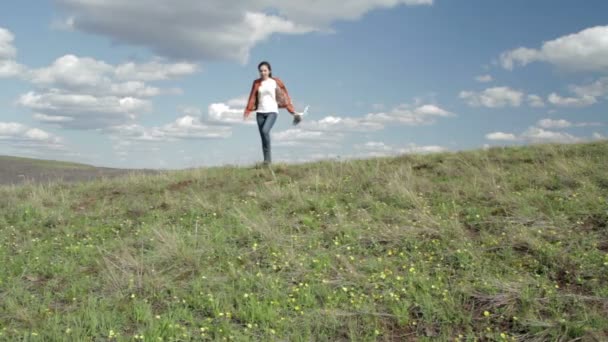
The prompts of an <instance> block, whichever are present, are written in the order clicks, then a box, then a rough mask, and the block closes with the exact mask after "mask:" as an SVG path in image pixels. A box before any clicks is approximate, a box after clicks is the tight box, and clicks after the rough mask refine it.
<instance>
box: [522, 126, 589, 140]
mask: <svg viewBox="0 0 608 342" xmlns="http://www.w3.org/2000/svg"><path fill="white" fill-rule="evenodd" d="M521 138H522V139H524V140H526V141H529V142H533V143H549V142H556V143H575V142H580V141H582V140H583V139H581V138H578V137H575V136H573V135H572V134H569V133H565V132H554V131H548V130H545V129H542V128H539V127H530V128H528V129H527V130H526V131H525V132H523V133H522V134H521Z"/></svg>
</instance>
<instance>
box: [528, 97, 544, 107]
mask: <svg viewBox="0 0 608 342" xmlns="http://www.w3.org/2000/svg"><path fill="white" fill-rule="evenodd" d="M528 105H529V106H530V107H533V108H542V107H544V106H545V101H543V98H542V97H540V96H538V95H534V94H532V95H528Z"/></svg>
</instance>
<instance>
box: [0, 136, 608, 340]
mask: <svg viewBox="0 0 608 342" xmlns="http://www.w3.org/2000/svg"><path fill="white" fill-rule="evenodd" d="M607 169H608V142H596V143H589V144H576V145H536V146H531V147H513V148H492V149H489V150H479V151H471V152H461V153H442V154H433V155H424V156H421V155H407V156H400V157H394V158H381V159H369V160H360V161H345V162H317V163H310V164H303V165H277V166H274V170H273V171H274V172H270V171H269V170H267V169H263V168H260V169H252V168H209V169H200V170H188V171H177V172H170V173H163V174H157V175H132V176H127V177H121V178H115V179H101V180H97V181H93V182H87V183H57V184H47V185H35V184H25V185H23V186H19V187H15V186H11V187H6V186H5V187H0V264H1V265H2V267H0V339H5V340H11V341H12V340H27V341H55V340H61V341H63V340H73V341H83V340H96V341H107V340H120V341H132V340H145V341H161V340H162V341H190V340H234V341H241V340H252V341H273V340H277V341H311V340H312V341H349V340H356V341H409V340H419V341H425V340H428V341H431V340H433V341H434V340H446V341H447V340H449V341H454V340H460V341H474V340H482V341H548V340H549V341H566V340H583V341H606V340H608V299H607V298H608V227H607V221H608V179H607V177H606V170H607Z"/></svg>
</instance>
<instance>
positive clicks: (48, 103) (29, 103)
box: [17, 91, 151, 129]
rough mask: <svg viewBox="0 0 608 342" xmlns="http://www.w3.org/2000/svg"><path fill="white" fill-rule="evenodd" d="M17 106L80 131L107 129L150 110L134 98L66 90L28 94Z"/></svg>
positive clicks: (143, 102)
mask: <svg viewBox="0 0 608 342" xmlns="http://www.w3.org/2000/svg"><path fill="white" fill-rule="evenodd" d="M17 103H18V104H19V105H21V106H23V107H25V108H29V109H31V110H32V111H34V112H36V113H37V114H38V116H37V118H42V119H43V121H45V122H54V123H56V124H58V125H60V126H63V127H71V128H78V129H95V128H104V127H108V126H113V125H119V124H122V123H124V122H125V121H131V120H134V119H135V118H136V117H137V115H139V114H141V113H143V112H146V111H148V110H149V109H150V107H151V104H150V103H149V102H148V101H146V100H141V99H138V98H134V97H117V96H94V95H88V94H75V93H68V92H64V91H49V92H46V93H37V92H28V93H26V94H23V95H21V96H20V97H19V99H18V100H17Z"/></svg>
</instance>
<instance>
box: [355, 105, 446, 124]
mask: <svg viewBox="0 0 608 342" xmlns="http://www.w3.org/2000/svg"><path fill="white" fill-rule="evenodd" d="M451 116H455V114H453V113H450V112H448V111H447V110H444V109H442V108H440V107H438V106H436V105H431V104H427V105H422V106H419V107H417V108H411V106H409V105H406V104H402V105H399V106H397V107H396V108H393V109H392V110H391V111H389V112H381V113H369V114H367V115H366V116H365V118H364V121H363V122H367V123H375V124H386V123H399V124H403V125H410V126H418V125H428V124H433V123H435V121H436V118H439V117H451Z"/></svg>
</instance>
